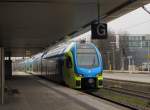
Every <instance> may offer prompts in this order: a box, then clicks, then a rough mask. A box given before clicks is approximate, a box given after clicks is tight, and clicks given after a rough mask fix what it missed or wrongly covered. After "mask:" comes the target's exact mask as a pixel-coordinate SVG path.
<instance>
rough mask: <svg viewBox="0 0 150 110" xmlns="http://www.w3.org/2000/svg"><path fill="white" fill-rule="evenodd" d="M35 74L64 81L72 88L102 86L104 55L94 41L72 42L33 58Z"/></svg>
mask: <svg viewBox="0 0 150 110" xmlns="http://www.w3.org/2000/svg"><path fill="white" fill-rule="evenodd" d="M30 67H32V69H30V70H31V71H32V73H33V74H35V75H40V76H42V77H45V78H47V79H50V80H53V81H56V82H64V83H65V84H66V85H68V86H69V87H71V88H100V87H102V80H103V76H102V72H103V67H102V57H101V54H100V52H99V50H98V49H97V48H96V46H95V45H94V44H92V43H83V44H80V43H71V44H69V45H64V46H60V47H59V48H58V49H53V50H48V51H47V52H44V54H43V55H39V57H38V58H35V59H33V61H32V66H31V64H30Z"/></svg>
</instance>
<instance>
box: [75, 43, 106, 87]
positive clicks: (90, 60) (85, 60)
mask: <svg viewBox="0 0 150 110" xmlns="http://www.w3.org/2000/svg"><path fill="white" fill-rule="evenodd" d="M74 61H75V66H74V70H75V73H76V74H77V75H76V86H80V87H81V88H100V87H102V81H103V76H102V72H103V66H102V57H101V54H100V52H99V50H98V48H97V47H96V46H95V45H94V44H92V43H77V44H76V47H75V51H74Z"/></svg>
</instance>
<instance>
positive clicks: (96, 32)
mask: <svg viewBox="0 0 150 110" xmlns="http://www.w3.org/2000/svg"><path fill="white" fill-rule="evenodd" d="M91 32H92V39H106V38H107V24H106V23H98V22H95V23H92V24H91Z"/></svg>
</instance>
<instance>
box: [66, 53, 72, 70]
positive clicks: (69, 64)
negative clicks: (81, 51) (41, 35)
mask: <svg viewBox="0 0 150 110" xmlns="http://www.w3.org/2000/svg"><path fill="white" fill-rule="evenodd" d="M66 66H67V68H72V61H71V57H69V56H68V57H67V58H66Z"/></svg>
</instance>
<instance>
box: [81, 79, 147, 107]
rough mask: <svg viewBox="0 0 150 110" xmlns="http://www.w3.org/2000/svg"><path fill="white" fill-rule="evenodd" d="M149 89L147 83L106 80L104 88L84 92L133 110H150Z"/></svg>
mask: <svg viewBox="0 0 150 110" xmlns="http://www.w3.org/2000/svg"><path fill="white" fill-rule="evenodd" d="M149 87H150V85H149V84H147V83H136V82H130V81H121V80H111V79H108V80H107V79H105V80H104V87H103V88H101V89H99V90H97V91H93V90H90V91H84V92H85V93H87V94H90V95H93V96H95V97H99V98H102V99H104V100H107V101H111V102H113V103H116V104H119V105H121V106H125V107H127V108H130V109H132V110H150V89H149Z"/></svg>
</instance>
